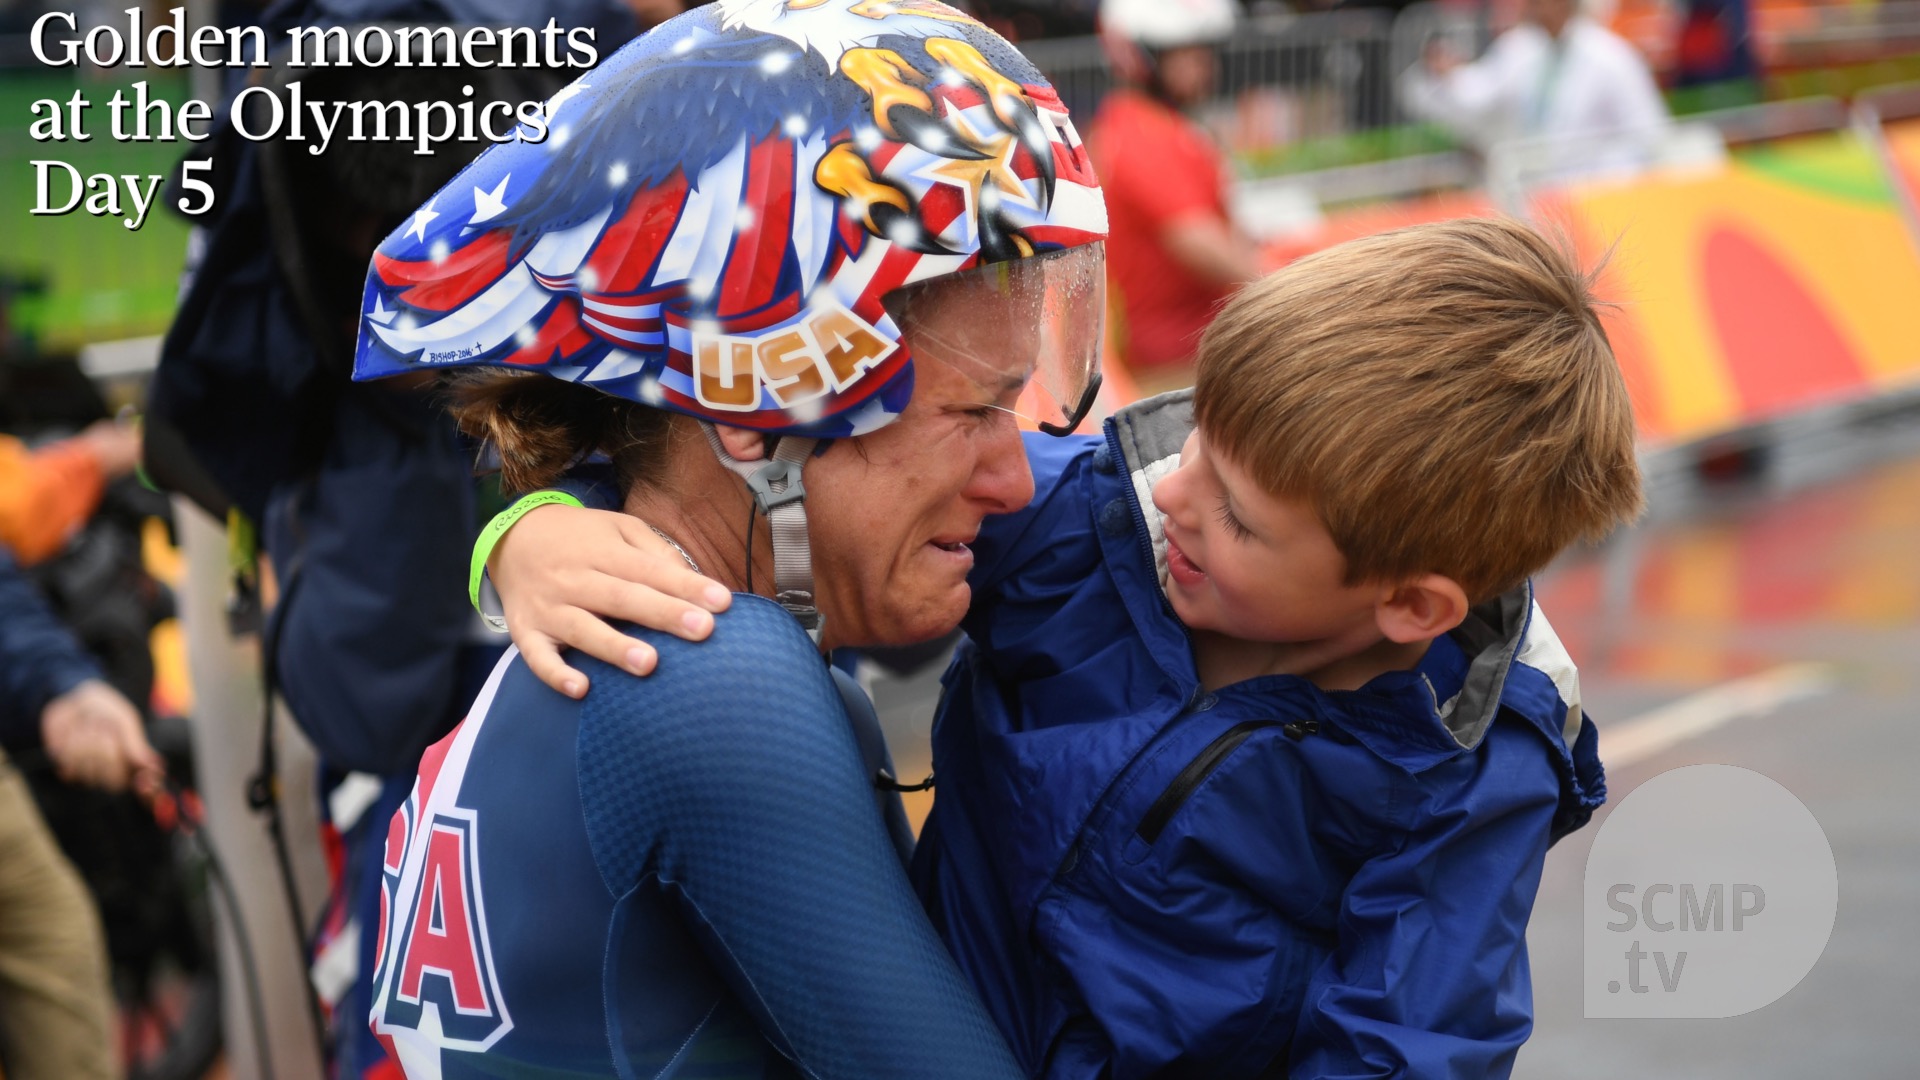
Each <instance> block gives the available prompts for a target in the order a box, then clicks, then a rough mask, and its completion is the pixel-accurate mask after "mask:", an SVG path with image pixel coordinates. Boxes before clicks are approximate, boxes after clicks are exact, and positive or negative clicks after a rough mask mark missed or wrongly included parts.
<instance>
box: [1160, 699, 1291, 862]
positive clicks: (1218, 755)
mask: <svg viewBox="0 0 1920 1080" xmlns="http://www.w3.org/2000/svg"><path fill="white" fill-rule="evenodd" d="M1279 726H1280V721H1278V720H1242V721H1241V722H1240V723H1238V724H1235V725H1233V726H1232V727H1230V728H1228V729H1227V730H1225V731H1223V732H1221V733H1220V734H1219V735H1218V736H1217V737H1216V738H1215V739H1214V740H1213V741H1212V742H1210V743H1208V744H1207V747H1206V749H1204V750H1202V751H1200V753H1199V754H1198V755H1197V756H1195V757H1194V759H1193V760H1192V761H1189V762H1187V767H1186V768H1184V769H1181V770H1180V774H1179V775H1178V776H1175V777H1174V778H1173V783H1171V784H1168V785H1167V790H1165V791H1163V792H1161V793H1160V797H1159V798H1157V799H1155V800H1153V805H1152V806H1149V807H1147V812H1146V814H1145V815H1144V816H1142V817H1141V818H1140V824H1139V825H1137V826H1135V827H1134V830H1133V832H1134V835H1136V836H1138V837H1139V838H1140V839H1142V840H1144V841H1146V842H1147V843H1149V844H1151V843H1153V842H1154V841H1156V840H1158V839H1160V833H1161V831H1162V830H1164V829H1165V828H1166V827H1167V822H1169V821H1172V820H1173V815H1174V814H1176V813H1178V812H1179V810H1180V807H1181V806H1182V805H1184V804H1185V803H1186V801H1187V799H1188V798H1189V797H1190V796H1192V795H1193V793H1194V791H1195V790H1196V789H1197V788H1199V786H1200V785H1201V784H1202V783H1204V782H1205V781H1206V779H1207V777H1209V776H1211V775H1212V774H1213V770H1215V769H1217V768H1219V767H1220V763H1221V762H1223V761H1225V760H1227V756H1228V755H1229V754H1232V753H1233V752H1234V751H1235V750H1238V749H1240V744H1241V743H1243V742H1246V741H1247V740H1248V739H1250V738H1252V737H1253V733H1254V732H1256V731H1259V730H1260V729H1261V728H1270V727H1279Z"/></svg>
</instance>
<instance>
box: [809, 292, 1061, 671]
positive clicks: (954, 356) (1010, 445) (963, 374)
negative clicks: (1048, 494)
mask: <svg viewBox="0 0 1920 1080" xmlns="http://www.w3.org/2000/svg"><path fill="white" fill-rule="evenodd" d="M992 314H996V313H995V312H991V311H989V310H983V306H982V305H980V304H977V303H971V302H970V301H969V299H968V298H967V297H966V296H965V295H964V294H962V295H960V296H959V297H957V298H956V299H955V300H954V301H953V302H951V303H943V304H940V305H935V306H932V307H931V308H925V307H923V308H922V309H921V310H920V311H919V313H918V315H917V318H918V319H919V320H920V322H921V324H922V326H923V328H924V329H925V331H926V332H925V333H922V334H920V335H914V334H912V333H911V332H910V333H909V339H910V340H909V342H908V344H909V347H911V348H912V349H913V351H914V390H913V399H912V400H911V401H910V402H909V403H908V405H907V408H906V409H905V410H904V411H903V412H902V413H901V414H900V417H899V419H898V420H895V421H894V422H893V423H891V424H889V425H887V426H886V427H884V428H881V429H880V430H878V431H876V432H874V433H872V434H870V435H863V436H860V437H858V438H852V439H841V440H840V441H838V442H836V443H834V444H833V446H832V447H830V448H829V449H828V450H827V452H826V453H824V454H822V455H821V456H820V457H819V458H817V459H815V460H814V461H812V462H811V463H809V464H808V465H807V467H806V472H805V480H806V485H807V521H808V527H809V529H810V531H811V534H812V537H811V539H812V547H813V567H814V582H815V588H816V589H817V590H818V601H819V606H820V610H821V611H822V612H823V613H824V614H825V615H826V619H827V621H826V630H825V636H826V640H827V641H828V642H829V643H830V644H832V645H836V646H838V645H903V644H908V643H911V642H916V641H925V640H928V639H929V638H934V637H938V636H940V635H941V634H944V633H946V632H947V631H949V630H951V629H953V628H954V627H955V626H957V625H959V623H960V619H961V617H962V616H964V615H965V614H966V611H967V604H968V601H969V599H970V597H971V594H970V592H969V590H968V587H967V572H968V571H969V570H971V569H972V568H973V552H972V551H971V550H970V549H969V545H970V544H971V543H972V542H973V539H974V537H975V536H976V535H977V534H978V533H979V531H980V522H981V520H982V519H983V518H985V517H986V515H988V514H1006V513H1011V512H1013V511H1015V510H1018V509H1020V508H1021V507H1023V506H1025V505H1026V504H1027V502H1028V501H1029V500H1031V499H1032V498H1033V474H1032V472H1031V471H1029V470H1028V468H1027V456H1026V450H1025V448H1024V447H1023V446H1022V445H1021V440H1020V430H1019V426H1018V425H1017V423H1016V422H1015V418H1014V415H1013V414H1012V413H1011V412H1009V411H1007V410H1009V409H1011V408H1012V407H1013V406H1014V403H1015V402H1016V401H1017V400H1018V398H1019V396H1020V390H1021V388H1022V387H1023V386H1024V385H1025V373H1026V370H1027V368H1028V367H1029V366H1030V363H1031V357H1032V356H1033V354H1034V351H1035V349H1036V348H1037V347H1038V341H1039V335H1038V332H1037V330H1036V329H1035V328H1034V327H1033V326H1032V325H1030V324H1023V320H1017V319H1008V318H1006V317H1005V312H1004V311H1001V312H997V314H999V315H1000V316H1001V317H999V318H994V317H991V316H992ZM988 356H994V357H1001V358H1004V359H1005V361H1007V362H1005V363H1002V364H1000V365H998V368H999V373H998V374H994V373H993V366H990V365H986V364H982V363H980V362H978V358H982V357H988Z"/></svg>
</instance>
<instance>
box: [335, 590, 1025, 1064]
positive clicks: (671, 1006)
mask: <svg viewBox="0 0 1920 1080" xmlns="http://www.w3.org/2000/svg"><path fill="white" fill-rule="evenodd" d="M628 632H629V633H632V634H634V635H635V636H636V637H640V638H642V639H643V640H646V641H648V642H650V643H651V644H652V645H653V646H654V647H655V648H657V649H659V650H660V664H659V668H658V671H657V672H656V673H655V674H654V675H652V676H650V677H649V678H646V679H636V678H633V677H631V676H628V675H626V674H624V673H622V672H620V671H618V670H616V669H614V668H611V667H609V666H606V665H601V664H596V663H595V662H593V661H591V660H590V659H588V658H586V657H576V658H575V660H574V663H576V664H582V665H585V667H586V669H587V671H588V674H589V676H590V678H591V679H592V690H591V691H590V692H589V693H588V694H587V696H586V698H585V699H584V700H582V701H577V702H576V701H572V700H569V699H567V698H565V697H563V696H561V695H559V694H557V693H555V692H553V691H551V690H549V689H547V688H546V687H545V686H543V685H541V684H540V683H539V681H538V680H537V679H535V678H534V677H533V675H532V673H531V672H530V671H529V670H528V669H527V667H526V665H525V662H524V661H522V660H521V659H519V655H518V652H517V651H514V652H510V653H509V654H508V655H507V656H506V657H505V658H504V659H503V660H502V661H501V663H500V665H499V666H498V667H497V668H496V669H495V670H494V673H493V676H492V678H491V679H490V680H489V682H488V683H487V686H486V689H485V690H484V691H483V692H482V694H481V696H480V698H479V699H478V700H477V701H476V702H475V704H474V707H473V709H472V711H471V712H470V713H469V714H468V716H467V719H466V720H465V721H463V722H462V724H461V726H460V727H459V728H457V729H456V730H455V731H454V732H453V733H452V734H451V735H449V736H448V737H447V738H446V739H444V740H442V741H441V742H439V743H437V744H435V745H434V746H433V747H431V748H430V749H429V750H428V751H427V754H426V756H425V758H424V760H423V761H422V763H421V767H420V774H419V780H418V783H417V785H416V787H415V789H414V792H413V794H412V796H411V797H410V798H409V799H408V800H407V802H406V804H405V806H404V807H403V808H402V809H401V811H400V813H398V814H396V815H395V816H394V819H393V822H392V825H391V826H390V828H389V833H388V841H387V852H388V855H387V867H386V875H385V883H384V889H383V899H382V905H383V907H382V910H383V917H382V920H381V924H382V925H381V939H380V943H379V946H378V955H379V958H380V960H379V968H378V971H377V972H376V974H375V987H376V989H375V1003H374V1008H373V1015H372V1024H373V1029H374V1033H375V1035H376V1036H377V1037H378V1038H379V1039H380V1040H381V1041H382V1042H383V1043H385V1044H386V1046H387V1047H388V1050H389V1052H390V1053H392V1054H393V1056H394V1058H395V1060H397V1061H399V1062H400V1063H401V1064H402V1066H403V1067H404V1068H405V1070H406V1072H407V1075H408V1076H410V1077H413V1078H415V1080H419V1078H422V1077H448V1078H452V1077H482V1076H487V1077H496V1076H501V1077H504V1076H511V1077H576V1076H609V1075H617V1076H621V1077H675V1078H695V1077H698V1078H703V1080H706V1078H712V1080H722V1078H735V1077H787V1076H811V1077H822V1078H827V1077H846V1078H882V1077H936V1078H939V1077H951V1078H956V1080H957V1078H962V1077H966V1078H989V1077H994V1078H1004V1077H1017V1076H1020V1075H1021V1073H1020V1070H1019V1068H1018V1066H1017V1065H1016V1064H1015V1063H1014V1061H1013V1058H1012V1056H1011V1054H1010V1053H1009V1051H1008V1049H1007V1047H1006V1045H1005V1043H1004V1042H1003V1041H1002V1040H1001V1037H1000V1035H999V1034H998V1032H997V1031H996V1030H995V1028H994V1026H993V1024H992V1021H991V1020H990V1019H989V1018H988V1016H987V1013H986V1011H985V1010H984V1009H983V1007H982V1006H981V1004H980V1002H979V1000H978V999H977V998H976V997H975V996H974V993H973V991H972V990H971V989H969V988H968V986H967V984H966V982H965V981H964V980H963V979H962V978H961V976H960V973H959V971H958V970H957V968H956V967H955V966H954V964H953V962H952V960H951V959H950V958H949V957H948V955H947V953H946V951H945V949H944V948H943V947H942V946H941V944H940V941H939V939H938V938H937V937H936V936H935V935H934V933H933V930H932V928H931V927H930V926H929V925H928V923H927V921H926V918H925V916H924V915H923V913H922V912H921V909H920V906H919V904H918V903H917V902H916V901H915V898H914V896H913V893H912V892H911V890H910V889H909V888H908V885H907V881H906V878H905V876H904V874H903V873H902V870H901V865H900V852H899V849H898V846H897V845H896V842H895V839H894V838H893V837H891V836H890V835H889V832H888V829H887V827H886V824H885V823H884V822H883V818H882V815H881V814H880V813H878V812H876V809H875V801H874V798H873V794H872V792H873V784H872V773H871V771H869V770H868V769H867V767H866V766H865V765H864V764H863V762H862V758H861V752H860V750H859V749H858V748H857V746H856V737H855V734H854V733H853V731H852V729H851V728H850V726H849V722H848V718H847V713H846V711H845V708H844V707H843V704H842V696H841V692H840V691H839V690H837V689H836V686H835V683H834V680H833V677H832V676H831V675H830V674H829V670H828V668H827V667H826V665H825V664H824V663H823V662H822V660H821V658H820V656H819V654H818V652H816V651H815V650H814V647H813V645H812V643H811V642H810V641H809V640H808V638H807V636H806V634H805V633H804V632H803V631H802V630H801V629H800V628H799V626H798V624H796V623H795V622H794V620H793V619H792V618H791V617H790V616H789V615H788V614H787V613H786V612H785V611H784V610H783V609H781V608H780V607H779V606H777V605H775V604H774V603H772V602H771V601H768V600H766V599H763V598H761V597H756V596H750V595H744V594H742V595H736V596H735V597H734V601H733V606H732V608H731V609H729V610H728V611H727V612H725V613H723V614H721V615H720V616H719V618H718V620H717V623H716V627H715V630H714V633H713V635H712V636H711V637H710V638H709V639H708V641H706V642H704V643H700V644H697V645H695V644H690V643H687V642H683V641H679V640H678V639H675V638H672V637H669V636H666V635H659V634H654V633H652V632H649V631H643V630H637V629H632V630H629V631H628Z"/></svg>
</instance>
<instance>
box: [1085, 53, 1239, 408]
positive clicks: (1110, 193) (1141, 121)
mask: <svg viewBox="0 0 1920 1080" xmlns="http://www.w3.org/2000/svg"><path fill="white" fill-rule="evenodd" d="M1088 148H1089V149H1090V150H1091V151H1092V153H1093V160H1094V168H1095V169H1096V170H1097V171H1098V172H1099V174H1100V187H1101V189H1102V191H1103V193H1104V194H1105V195H1106V200H1107V229H1108V238H1107V281H1108V306H1109V312H1110V315H1111V317H1112V323H1113V341H1114V343H1115V345H1116V346H1117V347H1118V349H1119V353H1120V357H1121V359H1122V360H1124V361H1125V362H1126V363H1127V364H1129V365H1131V366H1132V367H1133V368H1135V369H1136V370H1141V369H1150V368H1155V367H1165V366H1167V365H1174V364H1187V363H1190V362H1191V361H1192V358H1193V351H1194V348H1195V347H1196V346H1197V345H1198V344H1199V340H1200V331H1201V330H1203V329H1205V328H1206V325H1207V323H1208V321H1209V320H1211V319H1212V318H1213V314H1214V312H1215V311H1217V310H1218V309H1219V306H1220V303H1221V302H1222V301H1223V300H1225V299H1226V298H1227V295H1228V294H1229V293H1230V292H1231V291H1232V289H1231V288H1230V287H1228V286H1223V285H1214V284H1211V283H1208V282H1205V281H1201V280H1199V279H1197V278H1195V277H1194V276H1193V275H1192V274H1190V273H1188V272H1187V271H1186V270H1184V269H1183V268H1181V267H1180V265H1179V264H1178V263H1176V262H1174V260H1173V257H1172V256H1171V255H1170V254H1168V252H1167V248H1166V245H1165V243H1164V242H1163V241H1162V239H1161V234H1162V232H1163V231H1164V230H1165V229H1166V227H1167V225H1168V224H1169V223H1171V222H1174V221H1177V220H1179V219H1180V218H1183V217H1188V216H1191V215H1194V214H1211V215H1213V216H1215V217H1217V218H1219V219H1220V220H1221V221H1222V222H1226V221H1227V220H1228V217H1227V179H1228V173H1227V167H1226V159H1225V157H1224V156H1223V155H1222V154H1221V152H1220V148H1219V147H1218V146H1216V145H1214V142H1213V140H1212V139H1211V138H1210V137H1208V135H1207V133H1206V132H1204V131H1202V130H1201V129H1200V127H1199V126H1197V125H1196V124H1194V123H1193V122H1192V121H1191V120H1188V119H1187V118H1186V117H1184V116H1182V115H1180V114H1179V113H1178V112H1176V111H1174V110H1173V109H1170V108H1168V107H1167V106H1165V105H1163V104H1161V103H1160V102H1158V101H1155V100H1154V99H1152V98H1150V97H1148V96H1147V95H1145V94H1142V93H1140V92H1139V91H1135V90H1115V91H1114V92H1113V93H1111V94H1108V95H1107V98H1106V100H1105V101H1104V102H1102V103H1101V106H1100V112H1099V114H1098V115H1096V116H1095V117H1094V120H1093V133H1092V136H1091V138H1090V139H1089V140H1088Z"/></svg>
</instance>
